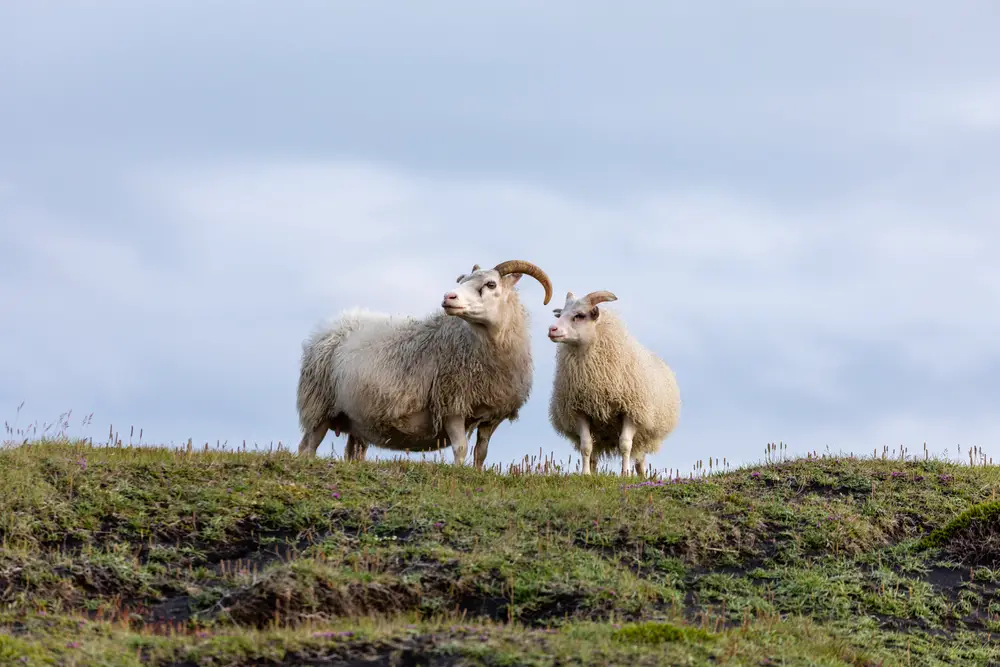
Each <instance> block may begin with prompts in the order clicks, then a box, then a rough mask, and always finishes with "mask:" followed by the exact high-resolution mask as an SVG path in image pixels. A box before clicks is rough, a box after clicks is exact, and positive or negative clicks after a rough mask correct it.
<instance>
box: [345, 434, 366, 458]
mask: <svg viewBox="0 0 1000 667" xmlns="http://www.w3.org/2000/svg"><path fill="white" fill-rule="evenodd" d="M367 451H368V443H366V442H362V441H361V439H360V438H357V437H355V436H353V435H351V434H348V435H347V445H346V446H345V447H344V458H345V459H346V460H348V461H364V460H365V453H366V452H367Z"/></svg>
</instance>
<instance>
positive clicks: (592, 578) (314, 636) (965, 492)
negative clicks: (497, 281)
mask: <svg viewBox="0 0 1000 667" xmlns="http://www.w3.org/2000/svg"><path fill="white" fill-rule="evenodd" d="M636 481H637V480H635V479H634V478H633V479H628V480H623V479H622V478H620V477H618V476H617V475H597V476H592V477H582V476H579V475H564V474H536V473H535V472H533V470H528V469H514V470H513V471H510V472H508V473H507V474H499V473H498V472H497V471H495V470H494V471H486V472H477V471H475V470H473V469H471V468H456V467H454V466H452V465H450V464H437V463H423V462H416V461H405V460H402V461H382V462H364V463H357V462H344V461H340V460H330V459H322V458H319V459H312V460H302V459H298V458H297V457H295V456H294V455H291V454H289V453H287V452H272V453H251V452H221V451H203V452H190V451H184V450H171V449H165V448H150V447H128V446H124V447H123V446H103V447H94V446H91V445H88V444H86V443H81V442H72V441H67V440H51V441H50V440H41V441H33V442H28V443H27V444H24V445H21V446H16V447H15V446H8V447H6V448H4V449H2V450H0V664H15V665H19V664H28V665H48V664H60V665H135V664H155V665H173V666H176V667H180V666H182V665H199V664H211V665H244V664H271V665H282V664H284V665H291V664H302V663H308V664H324V663H328V664H336V663H337V662H352V661H353V664H365V661H366V660H370V661H373V662H371V664H393V663H392V660H394V659H395V660H397V661H399V664H427V665H460V664H482V665H521V664H530V665H554V664H581V665H583V664H611V665H647V664H648V665H655V664H692V665H701V664H732V665H760V664H782V665H880V664H881V665H897V664H898V665H909V664H912V665H917V664H920V665H935V664H939V665H946V664H970V665H974V664H983V665H985V664H990V663H991V661H992V662H994V663H995V662H996V661H1000V642H998V641H997V639H996V634H997V631H998V630H1000V592H998V590H1000V549H993V545H994V544H995V543H997V542H998V541H1000V537H997V536H998V535H1000V521H997V520H996V517H997V512H998V508H1000V503H998V502H997V499H996V490H997V488H998V487H1000V474H998V471H997V468H995V467H994V466H992V465H959V464H956V463H951V462H947V461H940V460H933V459H927V460H920V461H905V462H903V461H900V460H898V459H897V460H889V459H887V458H885V459H882V458H865V459H858V458H854V457H839V458H838V457H809V458H806V459H797V460H790V461H770V462H767V463H766V464H762V465H760V466H756V467H747V468H742V469H738V470H727V471H725V472H716V473H714V474H710V475H701V476H699V477H696V478H694V479H688V480H674V481H668V482H665V483H664V482H660V483H656V484H647V485H643V486H635V483H636ZM984 503H986V504H984ZM976 545H979V546H978V547H977V546H976ZM984 545H985V546H984ZM993 556H996V559H994V558H993Z"/></svg>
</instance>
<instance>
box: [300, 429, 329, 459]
mask: <svg viewBox="0 0 1000 667" xmlns="http://www.w3.org/2000/svg"><path fill="white" fill-rule="evenodd" d="M329 430H330V424H329V422H325V421H324V422H322V423H321V424H319V425H317V426H314V427H313V428H312V429H310V430H308V431H306V432H305V434H304V435H303V436H302V440H300V441H299V456H306V457H309V456H316V450H317V449H319V445H320V443H321V442H323V438H325V437H326V432H327V431H329Z"/></svg>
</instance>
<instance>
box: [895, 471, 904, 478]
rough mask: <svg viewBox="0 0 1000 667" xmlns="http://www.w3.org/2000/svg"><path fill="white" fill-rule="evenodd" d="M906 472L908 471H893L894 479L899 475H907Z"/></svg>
mask: <svg viewBox="0 0 1000 667" xmlns="http://www.w3.org/2000/svg"><path fill="white" fill-rule="evenodd" d="M905 474H906V473H903V472H899V471H898V470H894V471H893V472H892V477H893V479H895V478H897V477H902V476H903V475H905Z"/></svg>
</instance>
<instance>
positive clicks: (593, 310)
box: [590, 306, 601, 320]
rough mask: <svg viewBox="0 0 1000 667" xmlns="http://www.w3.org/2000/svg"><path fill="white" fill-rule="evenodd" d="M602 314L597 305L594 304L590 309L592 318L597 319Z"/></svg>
mask: <svg viewBox="0 0 1000 667" xmlns="http://www.w3.org/2000/svg"><path fill="white" fill-rule="evenodd" d="M600 316H601V311H600V310H599V309H598V308H597V306H594V307H593V308H591V309H590V319H592V320H597V318H599V317H600Z"/></svg>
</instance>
